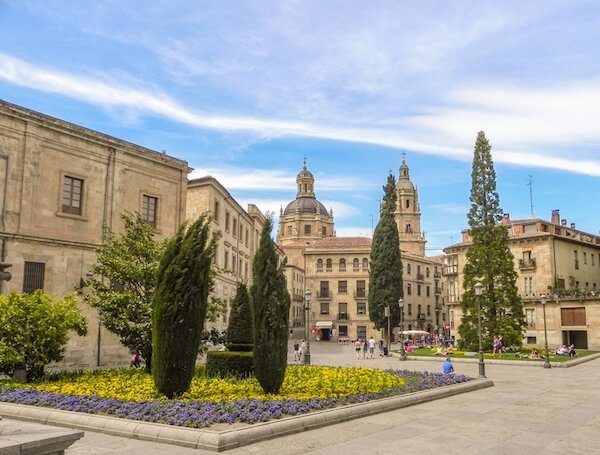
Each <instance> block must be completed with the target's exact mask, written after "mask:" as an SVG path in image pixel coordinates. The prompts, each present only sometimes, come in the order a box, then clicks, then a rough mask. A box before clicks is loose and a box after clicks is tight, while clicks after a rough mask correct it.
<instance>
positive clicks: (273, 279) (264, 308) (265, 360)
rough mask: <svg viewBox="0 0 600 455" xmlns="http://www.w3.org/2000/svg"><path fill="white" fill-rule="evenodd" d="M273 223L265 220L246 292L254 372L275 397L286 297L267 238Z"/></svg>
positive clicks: (283, 362)
mask: <svg viewBox="0 0 600 455" xmlns="http://www.w3.org/2000/svg"><path fill="white" fill-rule="evenodd" d="M272 227H273V221H272V219H271V218H270V217H269V218H268V219H267V221H266V223H265V226H264V228H263V230H262V233H261V237H260V244H259V247H258V250H257V251H256V255H255V257H254V263H253V265H252V273H253V277H254V282H253V284H252V287H251V289H250V296H251V300H250V301H251V305H252V318H253V327H254V370H255V375H256V378H257V379H258V382H259V383H260V385H261V387H262V388H263V390H264V391H265V393H277V392H279V389H280V388H281V385H282V384H283V379H284V377H285V369H286V366H287V339H288V319H289V309H290V295H289V293H288V291H287V287H286V281H285V275H284V273H283V267H284V264H280V263H279V257H278V255H277V251H276V247H275V242H273V239H272V238H271V229H272Z"/></svg>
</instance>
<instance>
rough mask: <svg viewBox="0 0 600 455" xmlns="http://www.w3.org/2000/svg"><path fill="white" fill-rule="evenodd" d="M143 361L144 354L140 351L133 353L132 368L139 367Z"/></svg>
mask: <svg viewBox="0 0 600 455" xmlns="http://www.w3.org/2000/svg"><path fill="white" fill-rule="evenodd" d="M141 361H142V355H141V354H140V351H135V352H133V355H132V356H131V364H130V366H131V368H139V367H140V366H141Z"/></svg>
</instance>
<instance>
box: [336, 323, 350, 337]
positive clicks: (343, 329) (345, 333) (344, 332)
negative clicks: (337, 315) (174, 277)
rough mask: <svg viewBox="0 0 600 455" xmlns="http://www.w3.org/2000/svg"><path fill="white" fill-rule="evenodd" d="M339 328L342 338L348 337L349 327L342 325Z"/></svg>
mask: <svg viewBox="0 0 600 455" xmlns="http://www.w3.org/2000/svg"><path fill="white" fill-rule="evenodd" d="M338 328H339V331H340V336H341V337H347V336H348V326H347V325H340V326H338Z"/></svg>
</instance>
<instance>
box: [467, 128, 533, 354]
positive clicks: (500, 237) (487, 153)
mask: <svg viewBox="0 0 600 455" xmlns="http://www.w3.org/2000/svg"><path fill="white" fill-rule="evenodd" d="M491 149H492V148H491V146H490V143H489V142H488V140H487V139H486V137H485V133H484V132H483V131H480V132H479V134H478V135H477V141H476V142H475V152H474V157H473V169H472V172H471V180H472V184H471V197H470V199H471V209H470V210H469V214H468V221H469V234H470V236H471V239H472V244H471V245H470V246H469V249H468V250H467V263H466V264H465V267H464V269H463V287H464V292H463V294H462V298H461V307H462V310H463V315H462V318H461V325H460V327H459V329H458V330H459V334H460V337H461V340H460V344H461V346H463V347H464V348H467V349H469V350H476V349H477V345H478V334H477V324H478V319H477V317H478V316H477V308H478V301H477V297H476V296H475V288H474V286H475V283H477V282H478V281H479V282H481V284H483V295H482V296H481V297H480V299H481V318H482V323H481V329H482V330H481V331H482V339H483V345H484V349H490V348H491V346H492V343H493V338H494V337H495V336H496V335H502V336H503V338H504V343H505V344H506V345H508V346H510V345H520V344H521V343H522V340H523V328H524V327H525V318H524V316H523V305H522V302H521V299H520V298H519V295H518V291H517V284H516V281H517V273H516V271H515V265H514V257H513V255H512V253H511V251H510V249H509V247H508V228H507V227H506V226H504V225H502V224H500V222H501V220H502V210H501V208H500V198H499V196H498V192H497V191H496V172H495V170H494V163H493V161H492V154H491Z"/></svg>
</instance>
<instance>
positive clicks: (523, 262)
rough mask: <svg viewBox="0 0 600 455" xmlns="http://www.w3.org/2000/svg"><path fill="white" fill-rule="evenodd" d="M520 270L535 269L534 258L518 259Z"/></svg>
mask: <svg viewBox="0 0 600 455" xmlns="http://www.w3.org/2000/svg"><path fill="white" fill-rule="evenodd" d="M519 269H520V270H535V259H534V258H529V259H519Z"/></svg>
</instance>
